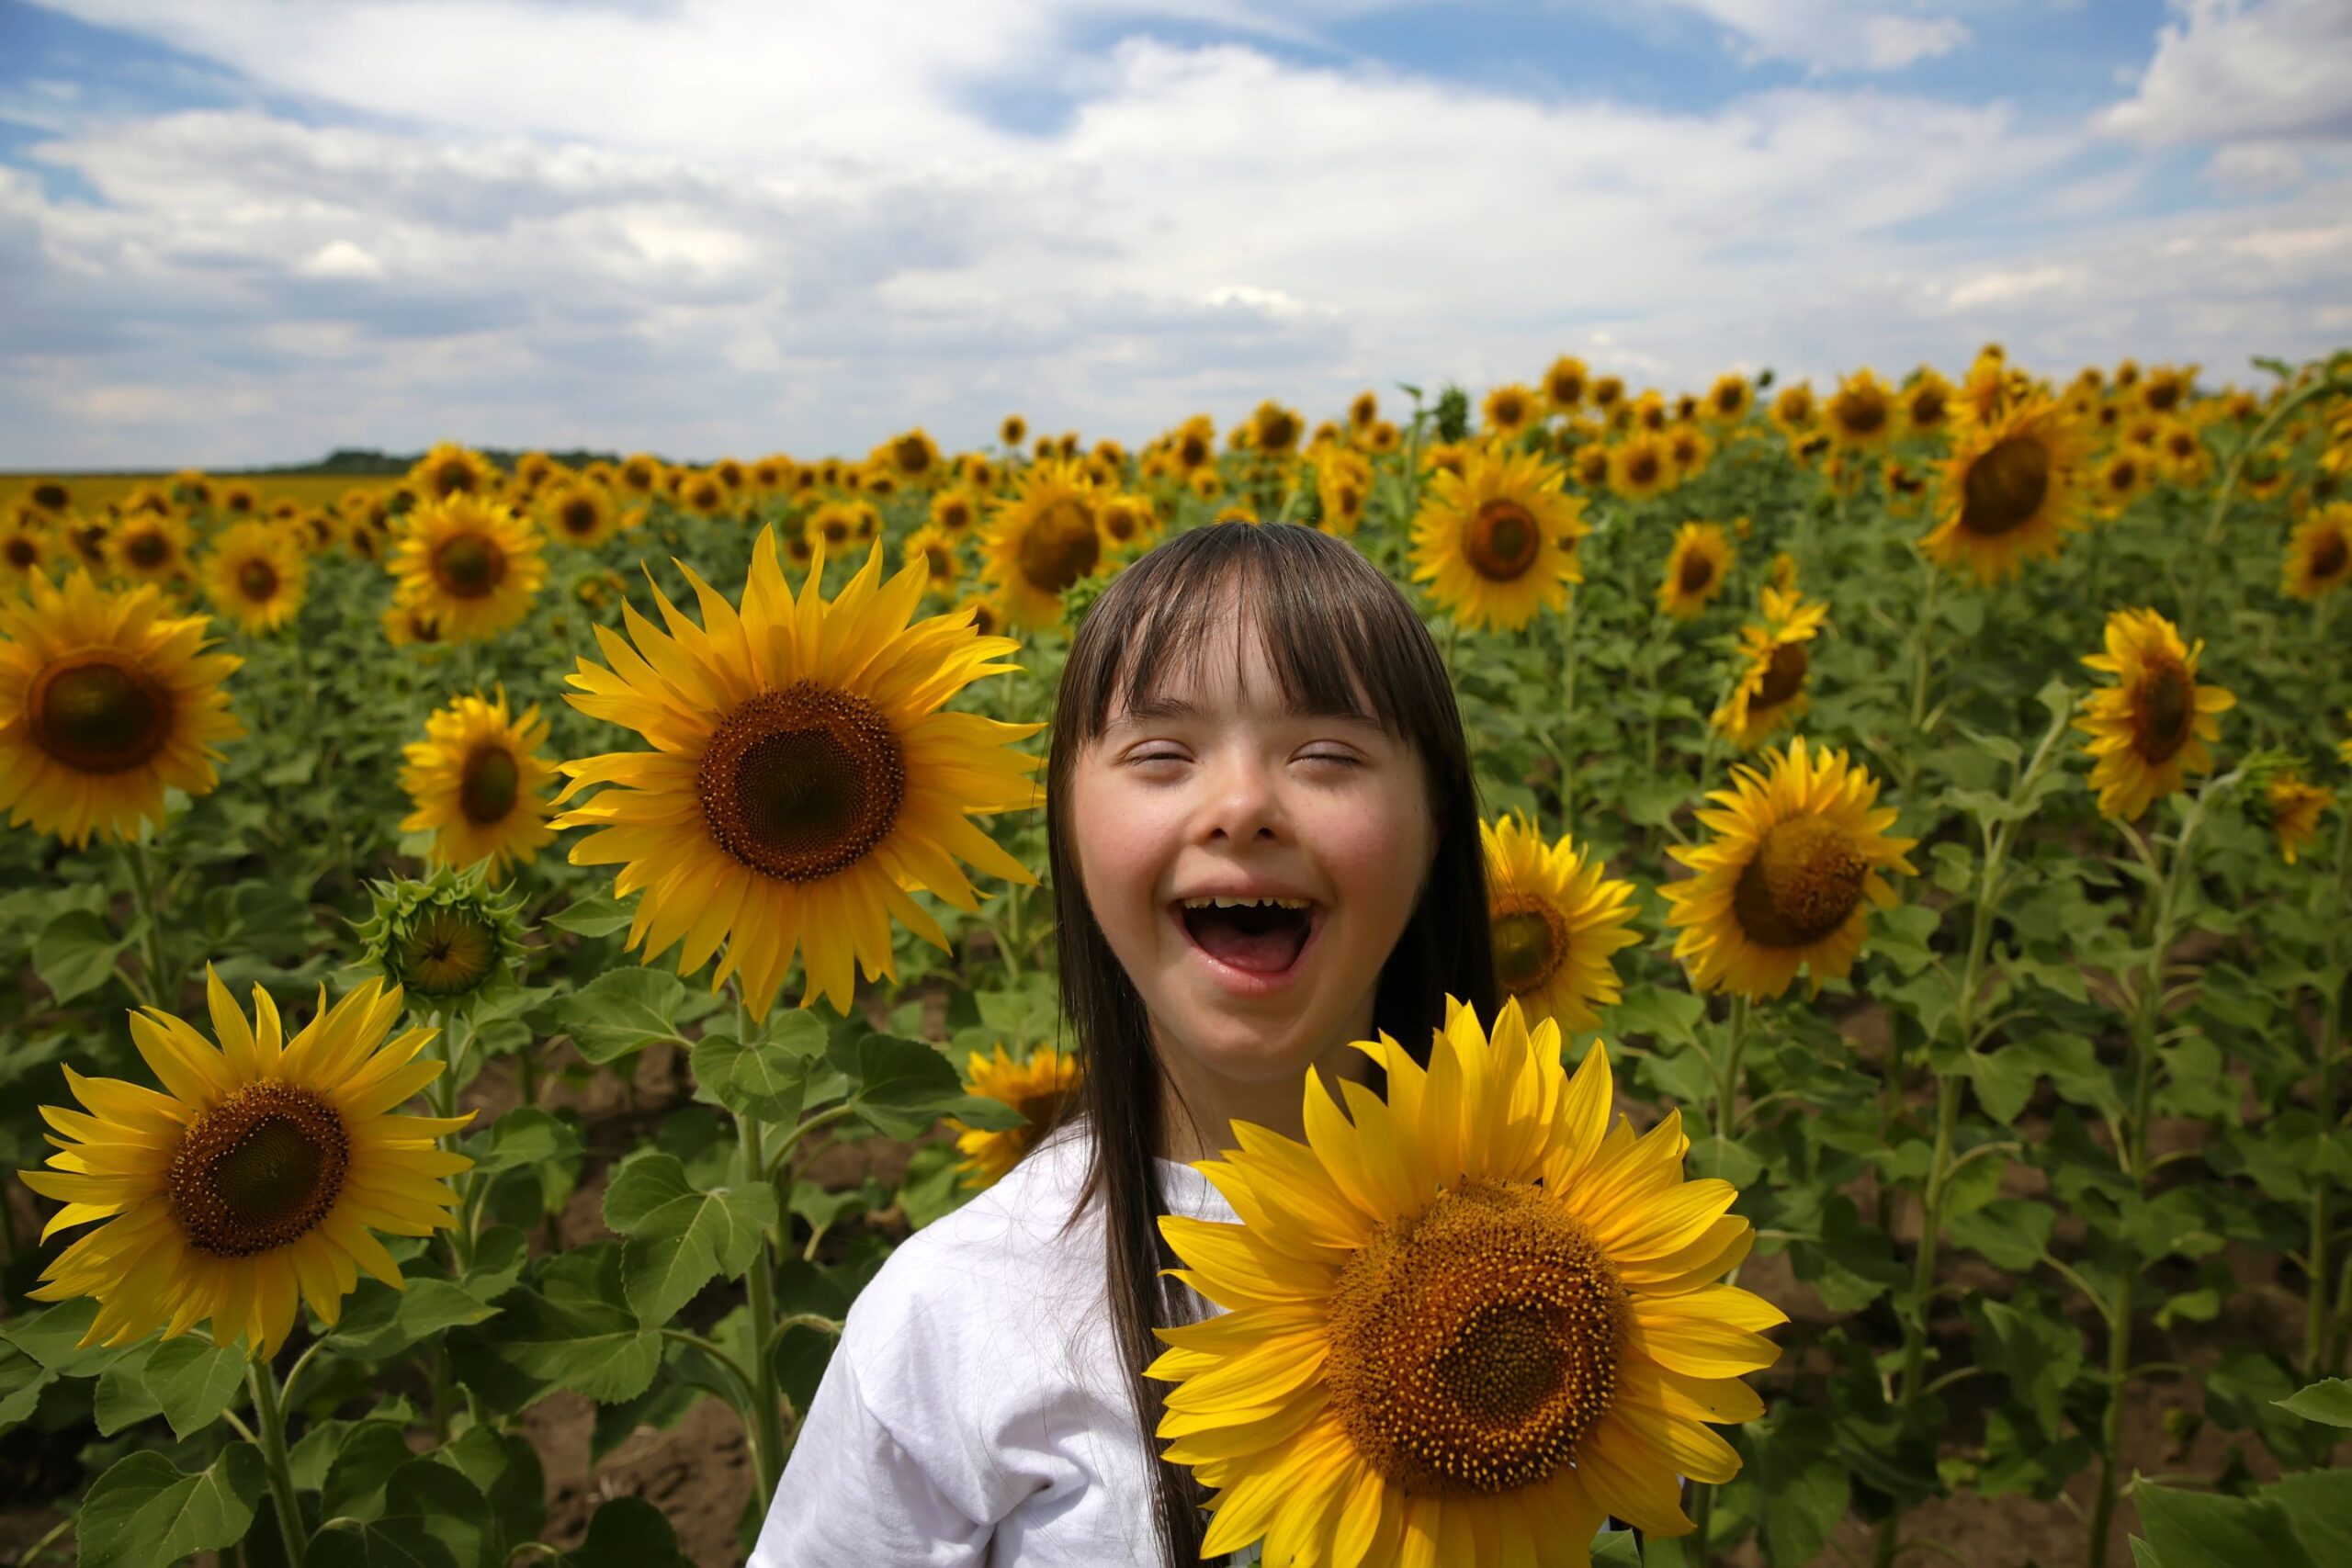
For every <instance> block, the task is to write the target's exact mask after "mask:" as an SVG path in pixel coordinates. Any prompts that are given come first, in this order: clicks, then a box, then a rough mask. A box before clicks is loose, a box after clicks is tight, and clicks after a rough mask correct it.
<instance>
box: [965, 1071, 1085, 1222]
mask: <svg viewBox="0 0 2352 1568" xmlns="http://www.w3.org/2000/svg"><path fill="white" fill-rule="evenodd" d="M1078 1083H1079V1066H1078V1057H1077V1056H1076V1055H1072V1054H1070V1053H1069V1052H1064V1051H1057V1050H1056V1049H1055V1048H1054V1047H1052V1046H1051V1045H1040V1046H1038V1047H1037V1048H1036V1050H1035V1051H1034V1052H1032V1053H1031V1054H1030V1055H1029V1058H1028V1060H1026V1061H1022V1062H1016V1061H1014V1060H1013V1059H1012V1057H1011V1056H1008V1055H1005V1050H1004V1045H1003V1043H1002V1042H1001V1041H1000V1042H999V1043H997V1046H996V1050H995V1055H992V1056H983V1055H980V1054H979V1053H978V1052H977V1051H975V1052H973V1053H972V1055H971V1059H970V1060H969V1061H968V1062H967V1064H966V1066H965V1072H964V1087H965V1089H967V1090H969V1091H970V1092H971V1093H973V1094H978V1095H983V1096H985V1097H987V1098H988V1099H989V1100H1002V1101H1003V1102H1004V1103H1005V1104H1007V1105H1010V1106H1011V1107H1012V1108H1013V1109H1014V1110H1015V1111H1019V1112H1021V1114H1022V1115H1023V1117H1024V1118H1025V1119H1026V1120H1024V1121H1023V1122H1022V1124H1021V1125H1020V1126H1018V1127H1003V1128H996V1127H967V1126H966V1125H965V1124H964V1123H963V1122H959V1121H957V1120H956V1118H954V1117H952V1116H951V1117H949V1118H948V1119H947V1127H948V1130H949V1131H950V1132H953V1133H954V1134H956V1152H957V1153H958V1154H960V1155H962V1156H964V1157H963V1159H962V1160H960V1161H958V1162H957V1164H956V1170H957V1172H958V1173H959V1174H960V1176H961V1178H962V1181H963V1185H964V1186H965V1188H966V1189H967V1190H970V1191H974V1192H977V1191H979V1190H982V1189H983V1188H988V1187H993V1186H995V1185H996V1184H997V1183H998V1182H1000V1181H1001V1180H1003V1179H1004V1175H1005V1172H1007V1171H1009V1170H1011V1169H1012V1168H1013V1167H1014V1166H1016V1165H1019V1164H1020V1163H1021V1161H1022V1158H1023V1156H1025V1155H1027V1154H1028V1152H1029V1151H1030V1150H1031V1149H1034V1148H1035V1147H1036V1146H1037V1140H1038V1139H1039V1138H1041V1137H1043V1136H1044V1135H1045V1133H1046V1128H1048V1127H1050V1126H1051V1125H1052V1124H1053V1120H1054V1115H1055V1113H1056V1112H1057V1111H1059V1110H1060V1108H1061V1107H1062V1106H1063V1105H1064V1104H1066V1103H1067V1102H1068V1101H1069V1098H1070V1096H1072V1095H1073V1094H1075V1093H1077V1092H1078Z"/></svg>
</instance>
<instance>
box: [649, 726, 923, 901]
mask: <svg viewBox="0 0 2352 1568" xmlns="http://www.w3.org/2000/svg"><path fill="white" fill-rule="evenodd" d="M695 787H696V789H697V791H698V792H699V793H700V795H701V796H702V808H703V819H704V820H705V821H706V822H707V823H708V824H709V827H710V836H711V838H712V839H713V840H716V841H717V842H718V846H719V848H721V849H723V850H725V851H726V852H728V853H729V854H731V855H733V856H734V857H735V858H736V859H737V860H739V861H741V862H742V863H743V864H745V865H747V866H750V867H751V868H752V870H754V871H757V872H762V873H764V874H767V875H769V876H777V877H782V878H783V879H784V880H786V881H787V882H815V881H818V880H820V878H823V877H827V876H831V875H833V874H836V873H839V872H842V871H846V870H848V869H849V868H850V867H851V866H853V865H855V864H856V863H858V862H859V861H860V860H862V859H863V858H865V855H866V854H867V853H868V852H871V851H872V850H873V848H874V846H875V845H876V844H878V843H880V842H881V841H882V840H883V839H884V838H886V837H887V836H888V834H889V831H890V828H891V825H892V824H893V823H895V822H896V821H897V820H898V818H899V807H901V806H902V805H904V804H905V802H906V796H907V769H906V760H905V757H904V755H903V754H902V753H901V752H900V750H899V740H898V737H897V736H896V735H894V734H893V733H892V732H891V729H890V725H889V721H888V719H886V718H884V717H883V716H882V711H881V710H880V709H879V708H877V707H876V706H875V705H873V704H872V703H870V702H868V701H866V699H865V698H864V697H862V696H859V695H857V694H854V693H852V692H842V691H836V690H833V689H831V688H829V687H825V686H820V685H819V684H817V683H816V682H813V681H797V682H794V683H793V684H791V685H789V686H786V687H785V688H784V689H783V690H782V691H775V692H762V693H761V694H759V695H757V696H755V697H751V698H748V699H746V700H745V701H744V702H743V703H741V705H738V706H737V707H736V708H735V710H734V711H733V712H732V713H730V714H729V715H728V716H726V718H725V719H723V720H721V721H720V723H719V726H718V730H717V731H716V732H715V733H713V735H712V736H711V738H710V746H709V748H708V750H706V751H704V753H703V759H702V766H701V769H700V771H699V772H698V773H697V774H696V775H695Z"/></svg>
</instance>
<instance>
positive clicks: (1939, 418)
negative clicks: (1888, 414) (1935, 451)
mask: <svg viewBox="0 0 2352 1568" xmlns="http://www.w3.org/2000/svg"><path fill="white" fill-rule="evenodd" d="M1902 404H1903V428H1904V429H1905V430H1907V431H1909V432H1910V433H1911V434H1914V435H1935V434H1940V433H1941V432H1942V431H1943V430H1944V429H1945V428H1946V427H1947V426H1948V425H1950V424H1951V413H1952V388H1951V382H1950V381H1947V380H1945V379H1944V378H1943V377H1942V376H1941V375H1939V374H1938V373H1937V371H1936V370H1935V369H1934V368H1933V367H1929V366H1926V365H1922V366H1921V367H1919V369H1918V371H1917V374H1915V375H1914V376H1913V377H1912V378H1911V382H1910V385H1908V386H1906V387H1905V388H1904V389H1903V398H1902Z"/></svg>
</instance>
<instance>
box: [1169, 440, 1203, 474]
mask: <svg viewBox="0 0 2352 1568" xmlns="http://www.w3.org/2000/svg"><path fill="white" fill-rule="evenodd" d="M1176 460H1177V461H1178V462H1179V463H1182V464H1183V465H1184V467H1186V468H1199V467H1200V466H1201V465H1202V464H1203V463H1205V462H1207V461H1208V460H1209V444H1208V443H1207V442H1206V441H1204V440H1203V439H1202V438H1201V437H1199V436H1197V435H1187V436H1186V437H1184V439H1183V440H1182V441H1180V442H1178V443H1177V444H1176Z"/></svg>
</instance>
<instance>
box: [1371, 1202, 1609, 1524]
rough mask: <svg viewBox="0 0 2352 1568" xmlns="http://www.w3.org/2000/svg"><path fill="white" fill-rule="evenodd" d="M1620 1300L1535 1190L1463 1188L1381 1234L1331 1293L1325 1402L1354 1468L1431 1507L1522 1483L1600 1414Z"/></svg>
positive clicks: (1570, 1451) (1601, 1261)
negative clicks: (1353, 1455)
mask: <svg viewBox="0 0 2352 1568" xmlns="http://www.w3.org/2000/svg"><path fill="white" fill-rule="evenodd" d="M1625 1330H1626V1310H1625V1290H1624V1286H1623V1284H1622V1283H1621V1282H1620V1281H1619V1280H1618V1278H1617V1269H1616V1267H1615V1265H1613V1264H1612V1263H1611V1262H1610V1260H1609V1256H1608V1254H1607V1253H1606V1252H1605V1251H1604V1250H1603V1249H1602V1247H1601V1246H1600V1242H1599V1241H1598V1240H1596V1239H1595V1238H1594V1236H1593V1235H1592V1233H1591V1232H1590V1231H1589V1230H1588V1229H1587V1228H1586V1227H1585V1226H1584V1225H1583V1224H1581V1223H1580V1222H1578V1221H1577V1220H1576V1219H1574V1218H1572V1217H1571V1216H1570V1215H1568V1214H1567V1213H1566V1212H1565V1211H1564V1210H1563V1209H1562V1208H1561V1207H1560V1205H1559V1202H1558V1201H1557V1200H1556V1199H1555V1198H1554V1197H1553V1196H1552V1195H1550V1194H1548V1193H1546V1192H1544V1190H1543V1189H1541V1188H1540V1187H1536V1186H1533V1185H1531V1184H1527V1183H1521V1182H1510V1183H1504V1182H1492V1181H1476V1182H1470V1183H1466V1184H1464V1185H1463V1186H1461V1187H1457V1188H1453V1189H1451V1190H1447V1191H1445V1192H1442V1193H1440V1194H1439V1195H1438V1197H1437V1198H1436V1200H1435V1201H1432V1202H1431V1203H1430V1206H1429V1207H1428V1208H1427V1209H1425V1210H1423V1211H1422V1212H1421V1213H1419V1214H1417V1215H1414V1216H1412V1217H1411V1218H1409V1219H1404V1220H1399V1221H1397V1222H1395V1223H1393V1224H1389V1225H1386V1226H1385V1227H1384V1228H1383V1229H1382V1230H1381V1231H1380V1233H1379V1234H1378V1235H1375V1236H1374V1238H1373V1239H1372V1241H1371V1242H1369V1243H1368V1244H1366V1245H1365V1247H1363V1249H1362V1250H1361V1251H1359V1252H1358V1253H1357V1254H1356V1255H1355V1256H1354V1257H1353V1258H1351V1259H1350V1260H1349V1261H1348V1264H1347V1266H1346V1267H1345V1268H1343V1269H1341V1270H1340V1278H1339V1281H1338V1283H1337V1284H1336V1286H1335V1287H1334V1288H1333V1291H1332V1294H1331V1348H1330V1360H1329V1371H1328V1373H1327V1375H1328V1377H1329V1382H1330V1391H1331V1404H1332V1406H1333V1408H1334V1409H1335V1410H1337V1411H1338V1413H1339V1416H1340V1425H1341V1427H1342V1428H1343V1429H1344V1430H1345V1431H1346V1432H1347V1434H1348V1437H1349V1438H1350V1439H1351V1441H1352V1442H1353V1444H1354V1445H1355V1449H1356V1451H1357V1452H1358V1453H1359V1454H1361V1455H1362V1456H1363V1459H1364V1461H1365V1462H1366V1463H1368V1464H1370V1465H1371V1466H1372V1467H1373V1468H1374V1470H1376V1471H1378V1472H1380V1473H1381V1475H1382V1476H1383V1477H1385V1479H1386V1480H1388V1481H1389V1482H1391V1483H1394V1484H1397V1485H1399V1486H1402V1487H1405V1488H1406V1489H1408V1491H1413V1492H1426V1493H1433V1494H1436V1495H1441V1496H1471V1495H1496V1494H1498V1493H1503V1492H1510V1491H1513V1490H1516V1489H1517V1488H1519V1487H1522V1486H1527V1485H1531V1484H1532V1483H1536V1482H1539V1481H1542V1480H1543V1479H1544V1478H1545V1477H1547V1476H1549V1475H1552V1474H1554V1473H1555V1472H1557V1471H1558V1470H1559V1469H1560V1467H1561V1466H1562V1465H1564V1464H1566V1463H1567V1462H1568V1461H1570V1460H1572V1459H1573V1458H1574V1457H1575V1455H1576V1451H1577V1444H1578V1443H1579V1442H1580V1441H1581V1440H1582V1439H1583V1438H1585V1436H1586V1435H1587V1434H1589V1432H1591V1431H1592V1429H1593V1428H1594V1427H1596V1426H1598V1425H1599V1424H1600V1421H1601V1419H1602V1418H1603V1417H1605V1416H1607V1415H1608V1414H1609V1409H1610V1405H1611V1402H1612V1401H1613V1400H1614V1399H1615V1397H1616V1393H1617V1368H1618V1365H1619V1362H1620V1360H1621V1359H1622V1358H1623V1344H1624V1336H1625Z"/></svg>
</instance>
